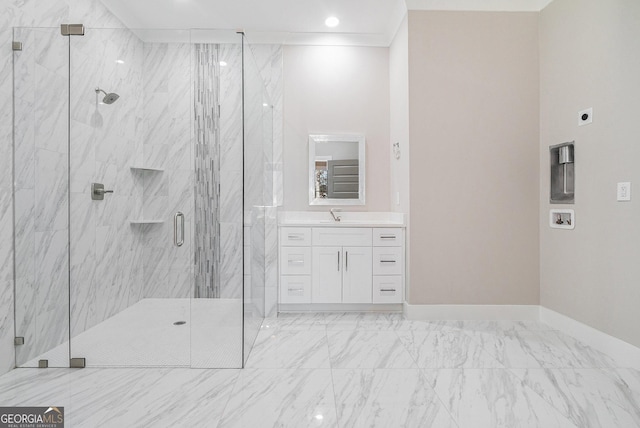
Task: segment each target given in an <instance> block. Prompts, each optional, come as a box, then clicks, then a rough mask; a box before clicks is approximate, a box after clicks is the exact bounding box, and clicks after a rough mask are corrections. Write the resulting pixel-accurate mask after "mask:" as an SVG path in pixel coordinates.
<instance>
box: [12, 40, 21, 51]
mask: <svg viewBox="0 0 640 428" xmlns="http://www.w3.org/2000/svg"><path fill="white" fill-rule="evenodd" d="M11 49H13V50H14V51H21V50H22V42H13V43H12V44H11Z"/></svg>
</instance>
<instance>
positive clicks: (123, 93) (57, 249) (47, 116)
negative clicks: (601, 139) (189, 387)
mask: <svg viewBox="0 0 640 428" xmlns="http://www.w3.org/2000/svg"><path fill="white" fill-rule="evenodd" d="M14 40H15V41H20V42H22V46H23V49H22V50H21V51H16V52H15V54H14V76H15V78H14V93H15V96H14V107H15V120H14V131H15V139H14V182H15V188H14V204H15V221H14V230H15V266H16V269H15V301H16V311H15V312H16V336H17V337H22V338H24V344H23V345H18V346H17V347H16V364H17V366H19V367H35V366H44V365H48V366H49V367H69V364H70V359H78V360H82V359H84V364H85V366H86V367H134V366H146V367H151V366H160V367H162V366H170V367H202V368H239V367H242V366H243V364H244V361H245V360H246V358H247V356H248V355H249V352H250V350H251V346H252V344H253V341H254V340H255V337H256V335H257V332H258V329H259V327H260V323H261V321H262V319H263V317H264V289H265V259H266V247H265V236H266V235H268V234H271V235H273V233H274V231H275V222H274V221H270V220H267V219H268V218H270V217H269V215H270V214H269V213H271V214H273V210H269V209H268V207H267V205H268V204H270V203H271V200H272V196H271V195H270V192H271V187H272V186H271V184H270V183H271V181H270V180H271V169H270V162H271V161H270V160H269V156H270V154H271V151H272V149H271V136H270V134H271V129H272V124H271V121H272V115H271V109H270V106H269V105H270V102H269V101H268V97H267V96H266V95H265V91H264V85H263V82H262V79H261V77H260V73H259V70H258V68H257V66H256V63H255V61H253V58H252V56H251V52H250V47H249V46H248V44H246V43H245V44H244V46H243V36H242V35H241V34H237V33H235V32H229V31H213V30H210V31H209V30H207V31H205V30H197V31H196V30H193V31H179V30H159V31H154V30H131V29H93V28H86V29H85V34H84V36H62V35H61V34H60V28H16V29H15V33H14ZM247 67H248V68H247ZM273 236H275V235H273ZM243 339H244V340H243Z"/></svg>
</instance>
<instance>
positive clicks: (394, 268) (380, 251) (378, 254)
mask: <svg viewBox="0 0 640 428" xmlns="http://www.w3.org/2000/svg"><path fill="white" fill-rule="evenodd" d="M402 255H403V248H402V247H374V248H373V274H374V275H402V274H403V273H404V263H402Z"/></svg>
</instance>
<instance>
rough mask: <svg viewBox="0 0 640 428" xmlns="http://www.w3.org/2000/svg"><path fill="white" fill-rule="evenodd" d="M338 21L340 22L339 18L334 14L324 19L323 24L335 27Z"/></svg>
mask: <svg viewBox="0 0 640 428" xmlns="http://www.w3.org/2000/svg"><path fill="white" fill-rule="evenodd" d="M339 23H340V20H339V19H338V18H336V17H335V16H330V17H328V18H327V19H326V20H325V21H324V25H326V26H327V27H329V28H333V27H337V26H338V24H339Z"/></svg>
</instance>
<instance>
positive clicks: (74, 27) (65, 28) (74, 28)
mask: <svg viewBox="0 0 640 428" xmlns="http://www.w3.org/2000/svg"><path fill="white" fill-rule="evenodd" d="M60 33H62V35H63V36H84V25H83V24H62V25H61V26H60Z"/></svg>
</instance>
